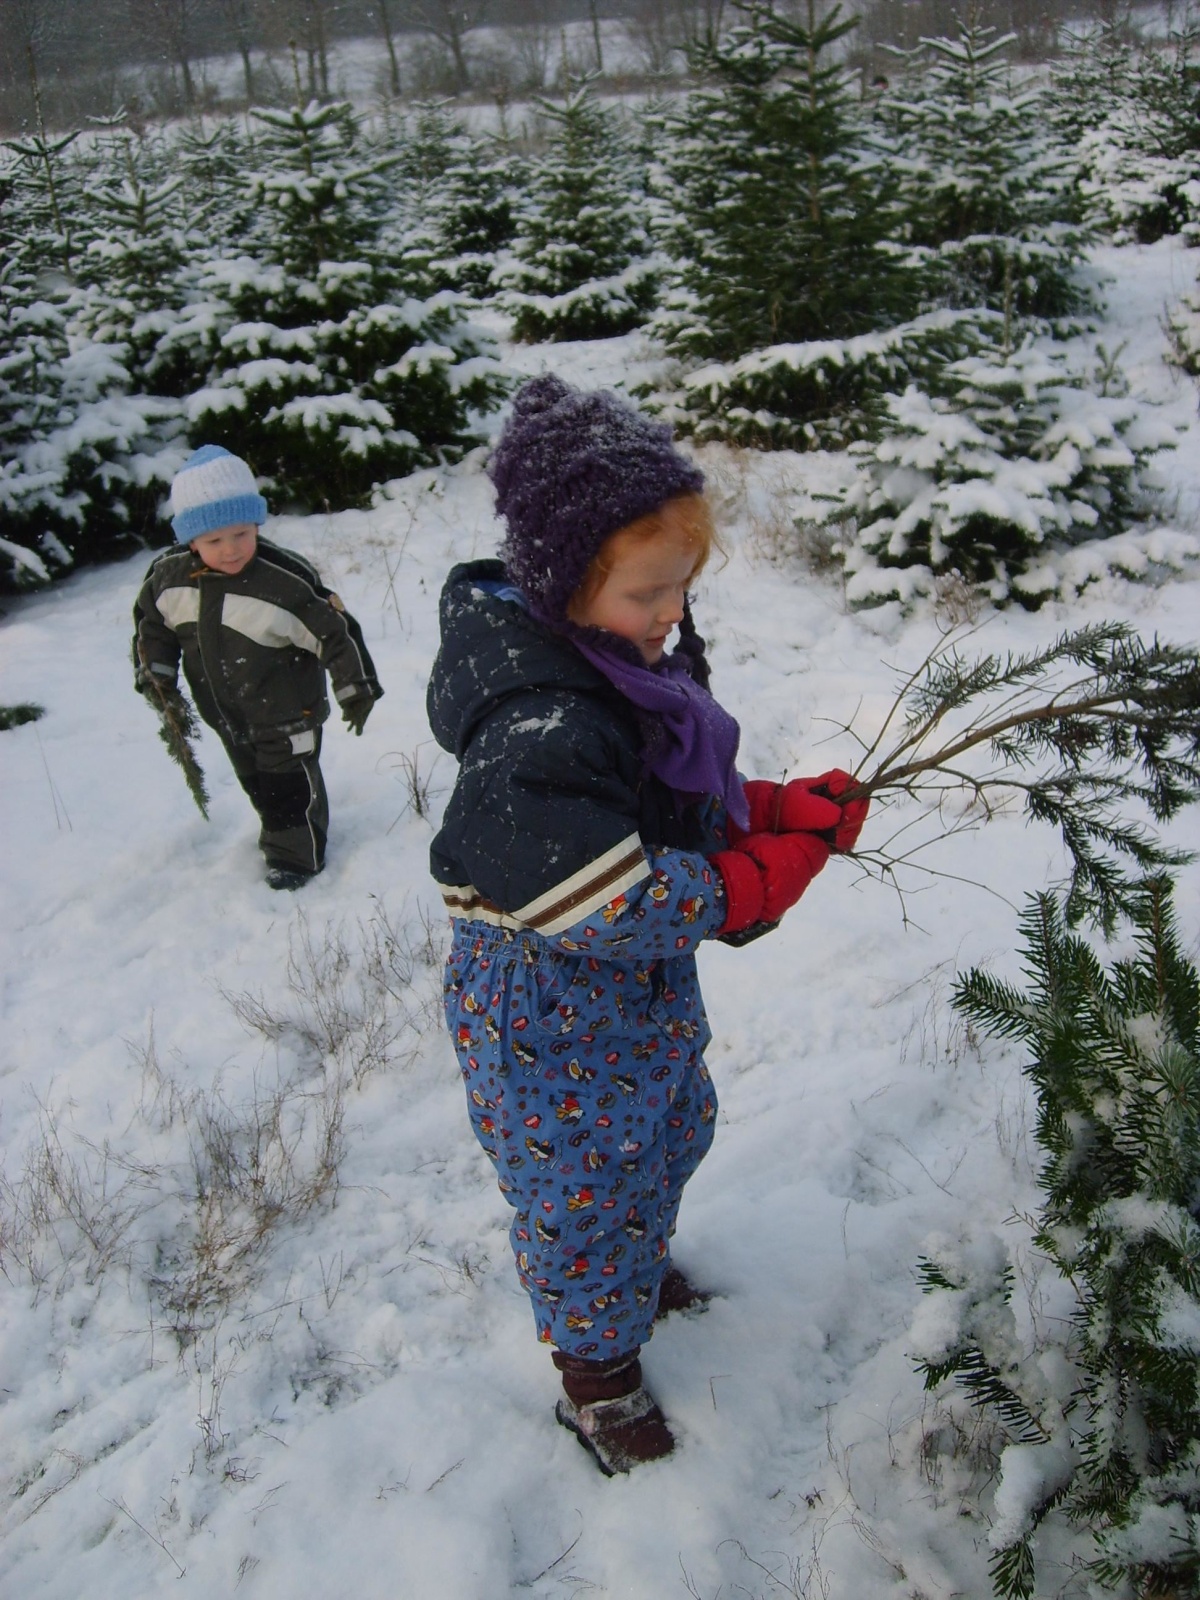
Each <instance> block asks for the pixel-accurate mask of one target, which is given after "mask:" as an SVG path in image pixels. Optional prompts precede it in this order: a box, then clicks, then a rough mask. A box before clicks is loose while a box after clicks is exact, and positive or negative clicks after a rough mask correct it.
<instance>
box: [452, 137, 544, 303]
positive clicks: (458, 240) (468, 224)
mask: <svg viewBox="0 0 1200 1600" xmlns="http://www.w3.org/2000/svg"><path fill="white" fill-rule="evenodd" d="M527 189H528V175H527V173H526V171H525V165H524V163H523V162H522V160H521V159H520V157H519V156H518V155H517V153H516V151H515V150H513V149H512V148H511V146H509V145H508V144H506V143H505V142H504V141H497V140H495V139H486V140H485V139H478V138H474V137H471V136H470V135H467V134H462V135H460V136H459V137H458V138H456V139H455V140H454V141H453V144H452V147H451V160H450V165H449V166H448V167H447V168H446V171H445V173H444V174H443V177H442V181H441V183H440V185H439V186H438V190H437V195H436V202H435V204H434V205H433V206H431V208H430V210H431V217H432V234H433V246H434V253H433V258H432V259H431V261H430V272H431V275H432V277H433V281H434V284H435V286H436V287H439V288H441V287H445V288H449V289H456V290H459V291H460V292H461V293H463V294H467V295H470V296H471V297H472V298H473V299H477V300H486V299H490V298H491V297H492V296H493V295H494V294H495V292H496V288H497V283H498V279H499V273H500V271H501V268H502V262H503V260H504V258H505V256H506V254H507V252H508V250H509V249H510V247H511V245H512V243H513V241H514V240H515V238H516V236H517V232H518V229H519V226H520V217H521V213H522V211H523V209H524V208H525V207H526V205H527V200H526V191H527Z"/></svg>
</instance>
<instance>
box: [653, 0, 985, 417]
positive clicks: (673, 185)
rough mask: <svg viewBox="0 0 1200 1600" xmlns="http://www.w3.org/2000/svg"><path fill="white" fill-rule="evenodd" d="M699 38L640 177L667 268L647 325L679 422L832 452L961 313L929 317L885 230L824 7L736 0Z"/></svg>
mask: <svg viewBox="0 0 1200 1600" xmlns="http://www.w3.org/2000/svg"><path fill="white" fill-rule="evenodd" d="M736 10H738V11H740V12H741V13H742V16H743V19H744V20H743V21H742V23H741V24H740V25H739V26H737V27H735V28H734V29H733V30H732V31H731V32H729V33H728V34H726V35H724V36H723V37H721V38H720V39H719V40H713V39H709V40H708V41H706V42H705V43H703V44H702V45H700V46H699V47H698V48H697V49H696V51H695V53H694V58H693V67H694V70H695V71H696V72H697V73H698V74H699V75H700V76H701V77H702V78H703V79H704V80H707V81H706V86H705V87H703V88H702V89H700V90H698V91H696V92H695V93H694V94H692V95H691V96H690V97H689V98H688V100H687V102H686V106H685V108H684V109H683V111H682V112H680V113H679V114H678V115H668V116H667V117H666V119H665V124H664V129H663V133H664V145H665V148H664V152H663V158H662V162H661V166H660V168H659V170H658V171H657V173H656V174H655V180H654V187H655V191H656V194H657V196H658V200H659V216H660V223H659V226H660V228H661V231H662V236H663V242H664V248H665V249H666V251H667V253H668V254H669V256H670V257H671V258H672V260H673V261H674V263H675V272H674V281H673V289H672V292H671V294H670V295H669V296H668V298H667V306H666V311H665V313H664V315H663V316H662V317H661V318H660V319H659V323H658V326H659V327H660V328H661V330H662V331H663V333H664V335H665V337H666V338H667V341H668V343H669V345H670V348H671V349H672V350H673V351H674V352H675V353H676V354H677V355H679V356H681V357H684V358H685V359H688V360H690V361H691V362H692V363H693V364H694V363H696V362H704V363H705V365H704V366H703V367H701V368H699V370H696V369H695V367H694V366H693V370H692V371H691V372H690V373H689V374H688V375H687V376H686V378H685V381H684V384H683V397H682V414H681V415H680V417H679V419H678V420H679V421H680V422H681V423H683V424H684V425H687V424H688V423H690V425H691V426H692V427H693V428H694V429H695V430H696V432H697V433H698V434H699V435H701V436H706V435H714V434H715V435H718V436H722V437H727V438H732V439H735V440H738V441H740V442H743V443H749V444H760V445H767V446H771V445H795V446H799V447H801V448H803V447H804V446H806V445H808V444H813V443H831V444H835V443H841V442H845V441H846V440H847V439H851V438H854V437H858V436H861V435H862V434H863V433H866V432H869V431H870V428H871V425H872V410H873V406H874V405H875V404H877V402H878V397H879V396H880V395H881V394H882V392H883V391H884V390H886V389H887V388H889V387H896V386H897V385H902V384H903V383H904V382H905V381H906V380H907V379H908V378H910V377H913V376H915V375H916V374H917V373H918V372H925V371H927V370H928V369H929V368H930V367H931V366H936V365H937V364H939V363H940V362H942V361H945V360H946V359H949V358H950V357H952V356H954V355H957V354H962V353H963V351H964V349H965V348H967V347H969V339H970V334H971V329H972V326H973V313H971V312H966V313H962V312H955V311H953V310H945V311H939V310H932V309H931V308H932V306H933V302H932V300H931V299H930V297H929V294H928V284H927V280H926V275H925V273H924V271H923V269H922V268H921V266H920V265H919V264H914V261H913V260H912V257H911V253H910V252H909V251H908V250H907V249H906V248H905V247H904V245H903V242H902V239H901V235H902V233H903V230H904V226H905V223H904V218H903V216H902V215H901V213H900V212H899V210H898V209H897V207H896V206H895V204H894V196H895V193H896V191H897V183H896V176H895V173H894V172H893V171H892V170H891V167H890V165H889V163H888V161H887V160H886V159H885V157H884V155H883V153H882V152H881V149H880V146H879V142H878V141H877V140H874V139H873V138H872V136H871V134H870V131H869V129H868V128H867V127H866V125H865V123H864V122H863V120H862V118H861V117H860V115H859V108H858V104H857V101H856V99H855V91H854V87H853V84H852V82H851V79H850V77H849V75H848V74H847V71H846V68H845V64H844V59H843V54H842V48H841V45H842V41H843V40H844V39H845V36H846V35H847V34H848V33H849V32H850V30H851V29H852V28H853V27H854V26H855V23H854V22H853V21H852V20H848V19H845V18H844V17H843V16H842V14H841V12H840V9H839V8H837V7H834V8H833V10H831V11H829V12H828V13H826V14H825V15H823V16H821V15H818V8H817V6H816V4H815V0H812V3H810V4H809V6H808V12H807V19H806V21H798V20H794V19H792V18H789V17H785V16H783V15H781V14H779V13H777V12H776V11H775V10H774V9H773V8H772V7H770V6H763V5H759V4H754V3H752V0H738V4H737V6H736Z"/></svg>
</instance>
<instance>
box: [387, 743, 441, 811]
mask: <svg viewBox="0 0 1200 1600" xmlns="http://www.w3.org/2000/svg"><path fill="white" fill-rule="evenodd" d="M428 743H429V740H425V741H424V743H422V744H418V745H416V746H414V748H413V750H412V753H411V754H409V753H408V752H407V751H404V750H400V751H395V752H393V753H392V754H391V755H388V756H386V757H384V761H383V763H381V764H386V765H387V766H389V767H390V768H391V769H392V771H394V772H398V773H399V774H400V779H399V781H400V783H401V785H402V786H403V788H404V804H403V806H401V808H400V811H399V813H398V814H397V815H396V817H395V819H394V820H393V822H392V823H391V826H390V827H389V828H388V830H387V831H388V832H389V833H391V831H392V828H394V827H395V826H396V823H397V822H399V821H400V818H401V817H403V816H404V815H405V814H406V813H407V812H410V811H411V812H412V814H413V815H414V816H416V817H421V818H427V817H428V816H429V815H430V808H431V803H432V799H433V795H434V792H435V791H434V788H433V774H434V770H435V768H436V767H437V764H438V760H439V758H440V755H441V752H440V751H438V752H437V753H436V754H435V755H434V757H433V759H432V760H431V761H430V762H429V763H428V765H427V766H425V765H423V764H422V758H421V751H422V750H423V749H424V748H425V746H426V745H427V744H428Z"/></svg>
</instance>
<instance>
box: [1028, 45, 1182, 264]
mask: <svg viewBox="0 0 1200 1600" xmlns="http://www.w3.org/2000/svg"><path fill="white" fill-rule="evenodd" d="M1198 42H1200V30H1197V28H1196V26H1195V24H1194V23H1192V22H1191V21H1186V22H1185V25H1184V26H1183V27H1182V28H1180V29H1178V30H1172V31H1170V32H1169V33H1168V35H1167V37H1166V39H1165V40H1158V39H1152V38H1140V39H1139V38H1137V37H1136V35H1134V33H1133V32H1132V30H1131V28H1130V26H1129V19H1128V17H1127V16H1124V15H1121V16H1117V17H1115V18H1113V19H1110V20H1106V21H1104V22H1102V23H1100V24H1098V25H1096V26H1095V27H1093V28H1091V29H1089V30H1087V31H1084V32H1082V33H1078V34H1074V35H1068V38H1067V44H1068V48H1067V51H1066V53H1065V55H1064V58H1063V60H1062V62H1061V64H1060V65H1059V67H1058V68H1057V70H1056V71H1055V72H1054V73H1053V75H1052V90H1053V94H1052V101H1051V106H1052V114H1053V117H1054V120H1055V122H1056V125H1057V126H1058V127H1059V129H1060V131H1061V132H1062V134H1063V135H1064V136H1065V138H1066V139H1067V140H1068V141H1069V142H1070V144H1071V146H1072V147H1073V148H1074V149H1075V151H1076V161H1077V165H1078V169H1079V176H1078V187H1079V192H1080V196H1081V198H1082V199H1083V201H1084V202H1085V205H1086V206H1087V208H1088V211H1089V213H1090V214H1091V215H1092V216H1093V217H1094V218H1095V220H1096V221H1097V222H1098V223H1099V225H1100V226H1102V227H1104V228H1107V229H1108V230H1110V231H1111V232H1112V233H1113V235H1114V237H1115V238H1116V240H1117V242H1118V243H1123V242H1128V241H1130V240H1136V241H1137V242H1138V243H1141V244H1150V243H1153V241H1154V240H1156V239H1161V238H1162V237H1164V235H1167V234H1173V233H1183V234H1184V235H1185V236H1187V237H1189V238H1190V237H1191V236H1192V235H1193V233H1194V232H1195V230H1196V229H1197V227H1200V124H1198V123H1197V108H1198V103H1200V81H1198V79H1197V70H1196V65H1195V57H1196V48H1197V44H1198Z"/></svg>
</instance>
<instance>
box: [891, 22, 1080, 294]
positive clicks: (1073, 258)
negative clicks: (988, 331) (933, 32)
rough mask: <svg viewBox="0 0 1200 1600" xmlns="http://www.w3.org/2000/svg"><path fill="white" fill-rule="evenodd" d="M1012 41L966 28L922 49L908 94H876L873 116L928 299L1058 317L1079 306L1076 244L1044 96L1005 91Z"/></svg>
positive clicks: (971, 25)
mask: <svg viewBox="0 0 1200 1600" xmlns="http://www.w3.org/2000/svg"><path fill="white" fill-rule="evenodd" d="M1015 38H1016V35H1015V34H1011V33H1009V34H1003V35H998V34H997V32H996V30H995V28H989V27H983V26H982V25H980V24H979V23H978V22H977V21H975V20H974V18H969V19H968V20H966V21H961V22H960V23H959V28H958V33H957V36H956V37H954V38H932V39H923V40H922V41H921V43H922V47H923V49H922V51H921V52H913V54H912V55H911V56H910V57H909V58H908V68H909V70H908V72H907V73H906V75H905V83H906V85H907V92H906V90H905V88H903V87H902V88H901V89H900V90H898V91H895V92H892V93H890V94H889V95H887V96H886V97H885V103H884V105H883V106H881V108H880V115H881V117H882V118H883V119H884V120H885V121H886V123H887V124H888V126H889V127H890V129H891V131H892V132H893V135H894V136H895V137H896V138H897V140H898V142H899V147H900V151H901V153H902V156H903V159H902V160H900V161H899V162H898V163H897V171H898V176H899V179H900V183H901V191H902V196H903V204H904V207H905V210H906V213H907V217H908V223H909V226H908V230H907V233H906V238H907V239H908V240H909V241H910V242H911V244H912V245H914V246H915V247H916V248H917V249H919V250H921V251H924V252H928V255H927V260H928V265H929V267H930V270H931V272H932V273H933V275H934V278H935V282H936V288H935V290H934V292H935V293H936V294H937V297H938V299H939V300H941V301H943V302H944V303H946V304H951V305H984V306H990V307H991V308H992V309H993V310H1003V309H1005V308H1006V307H1007V308H1008V309H1009V310H1010V311H1012V312H1015V313H1016V314H1017V315H1020V316H1024V317H1043V318H1046V317H1060V316H1063V315H1064V314H1066V313H1068V312H1071V311H1074V310H1076V309H1079V308H1080V307H1081V306H1082V304H1083V299H1084V297H1083V294H1082V291H1081V288H1080V285H1079V281H1078V278H1077V276H1076V272H1075V269H1076V267H1077V265H1078V263H1079V261H1080V259H1081V258H1082V255H1083V251H1084V247H1085V244H1086V242H1087V234H1086V231H1085V230H1084V229H1083V228H1082V227H1081V225H1080V220H1079V209H1080V207H1079V198H1078V195H1077V193H1076V189H1075V184H1074V180H1075V166H1074V162H1073V160H1072V158H1071V155H1070V153H1069V151H1068V148H1067V147H1066V145H1065V144H1064V143H1062V142H1061V141H1060V140H1059V139H1058V137H1057V136H1056V135H1055V132H1054V129H1053V127H1052V124H1051V121H1050V118H1049V116H1048V104H1047V98H1048V97H1047V95H1046V93H1045V91H1044V90H1042V89H1041V88H1040V87H1038V86H1036V85H1031V86H1027V87H1024V88H1022V89H1020V90H1017V89H1014V87H1013V84H1012V81H1011V77H1010V69H1009V67H1008V64H1007V61H1006V60H1005V52H1006V50H1007V49H1008V47H1009V46H1010V45H1011V44H1012V43H1013V42H1014V40H1015Z"/></svg>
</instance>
